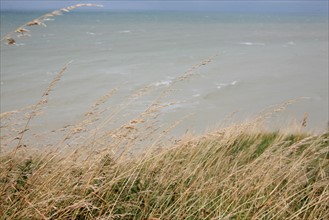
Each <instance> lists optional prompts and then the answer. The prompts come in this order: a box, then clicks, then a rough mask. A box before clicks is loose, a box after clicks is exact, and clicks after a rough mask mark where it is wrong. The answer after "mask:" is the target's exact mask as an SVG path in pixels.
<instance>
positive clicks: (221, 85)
mask: <svg viewBox="0 0 329 220" xmlns="http://www.w3.org/2000/svg"><path fill="white" fill-rule="evenodd" d="M237 83H238V81H236V80H234V81H233V82H230V83H219V84H218V83H216V86H217V89H221V88H224V87H227V86H234V85H236V84H237Z"/></svg>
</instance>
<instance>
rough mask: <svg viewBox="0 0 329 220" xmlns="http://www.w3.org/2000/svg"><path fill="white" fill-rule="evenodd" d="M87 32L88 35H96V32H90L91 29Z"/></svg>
mask: <svg viewBox="0 0 329 220" xmlns="http://www.w3.org/2000/svg"><path fill="white" fill-rule="evenodd" d="M86 34H88V35H92V36H93V35H96V33H93V32H89V31H87V32H86Z"/></svg>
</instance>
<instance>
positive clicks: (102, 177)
mask: <svg viewBox="0 0 329 220" xmlns="http://www.w3.org/2000/svg"><path fill="white" fill-rule="evenodd" d="M328 139H329V135H328V133H326V134H323V135H317V136H311V135H304V134H294V135H291V134H290V135H289V134H281V133H275V132H274V133H249V132H247V131H242V130H239V129H231V130H229V131H225V130H223V131H219V132H216V133H212V134H208V135H206V136H203V137H200V138H191V137H186V138H184V139H182V141H181V142H179V143H177V144H176V145H174V146H172V147H170V148H168V149H165V150H158V152H152V153H151V152H147V153H145V155H142V156H139V157H138V158H135V159H129V160H124V159H121V160H119V161H115V160H114V158H113V157H112V156H111V155H110V154H105V155H101V157H98V158H99V159H94V158H89V159H88V158H87V159H84V160H83V161H81V160H80V161H79V160H77V159H76V158H77V157H76V155H75V154H70V155H68V156H66V157H57V156H55V154H54V153H50V154H48V155H44V154H39V155H38V156H37V155H36V154H34V156H32V157H29V158H28V159H26V158H25V159H24V157H22V158H21V157H20V155H16V156H15V158H10V156H9V155H7V156H3V157H2V158H1V166H0V169H1V179H0V190H1V200H0V201H1V208H0V216H2V217H1V219H24V218H37V219H40V218H51V219H69V218H70V219H96V218H99V219H148V218H150V219H151V217H152V218H159V219H260V218H262V219H326V218H328V217H329V206H328V204H329V178H328V177H329V152H328V146H329V142H328ZM24 155H26V153H24Z"/></svg>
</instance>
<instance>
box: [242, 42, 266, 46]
mask: <svg viewBox="0 0 329 220" xmlns="http://www.w3.org/2000/svg"><path fill="white" fill-rule="evenodd" d="M239 44H241V45H246V46H265V43H260V42H240V43H239Z"/></svg>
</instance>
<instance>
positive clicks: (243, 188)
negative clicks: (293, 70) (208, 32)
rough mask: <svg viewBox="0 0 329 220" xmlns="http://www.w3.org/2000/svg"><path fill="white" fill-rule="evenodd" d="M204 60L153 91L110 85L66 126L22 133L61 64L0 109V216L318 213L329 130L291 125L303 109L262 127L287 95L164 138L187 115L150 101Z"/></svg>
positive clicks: (324, 212)
mask: <svg viewBox="0 0 329 220" xmlns="http://www.w3.org/2000/svg"><path fill="white" fill-rule="evenodd" d="M79 5H81V6H89V5H88V4H79ZM90 6H93V5H90ZM77 7H78V6H77ZM72 9H74V7H73V6H72V7H67V8H65V10H64V9H61V10H59V11H58V13H57V11H55V12H52V13H51V14H52V15H56V14H59V13H60V11H62V12H67V11H70V10H72ZM46 17H47V16H46ZM46 17H41V18H42V19H36V20H35V21H32V23H27V24H26V25H24V26H22V27H20V29H19V30H20V32H23V33H25V32H26V31H23V29H22V28H24V27H25V26H29V25H38V24H39V22H40V24H41V22H42V20H43V18H46ZM213 59H214V57H211V58H209V59H206V60H204V61H201V62H200V63H199V64H196V65H195V66H193V67H192V68H190V69H189V70H187V71H186V72H184V73H183V74H181V76H179V77H177V78H176V79H174V80H173V83H172V84H171V85H170V86H169V87H166V88H165V89H163V90H160V91H159V90H157V88H155V87H154V86H153V85H152V84H151V85H147V86H145V87H143V88H141V89H139V90H137V91H135V92H134V93H133V94H131V96H130V97H128V98H127V99H125V100H122V104H121V105H117V106H115V107H112V106H108V102H109V100H111V98H112V97H113V96H115V95H116V94H117V93H118V92H120V89H119V88H115V89H113V90H111V91H109V92H108V93H107V94H105V95H104V96H102V97H100V98H99V99H98V100H96V101H95V103H93V104H92V105H91V107H90V109H89V110H88V111H87V112H86V113H85V114H84V117H83V118H82V120H81V121H79V122H76V124H72V125H68V126H65V127H63V128H61V129H57V130H53V131H49V132H45V133H38V134H33V132H32V131H30V122H31V120H33V119H35V118H36V117H37V116H38V115H39V114H40V113H41V111H42V109H43V107H44V106H45V105H46V104H47V103H48V96H49V95H51V91H52V90H54V89H55V86H56V85H57V83H58V82H59V80H60V79H61V77H62V76H63V74H64V72H65V71H66V69H67V67H68V64H66V65H65V66H64V67H63V68H62V69H61V70H60V71H59V73H58V74H57V76H56V77H55V78H54V80H53V81H52V82H51V83H50V85H49V86H48V88H46V90H45V92H44V93H43V94H42V95H41V99H40V101H39V102H37V103H36V104H35V105H31V106H27V107H26V108H22V109H19V110H17V111H12V112H7V113H6V112H5V113H2V114H1V116H0V117H1V127H0V128H1V135H0V136H1V137H0V138H1V145H0V219H99V220H100V219H148V220H158V219H305V220H306V219H328V218H329V133H328V132H324V133H322V134H308V133H305V132H303V128H304V127H305V126H306V124H307V115H305V116H304V118H303V120H302V121H301V123H300V124H299V125H298V126H297V129H294V130H286V131H266V130H265V129H264V123H265V121H266V120H269V119H271V117H273V115H275V114H277V113H278V112H280V111H284V110H285V108H287V106H288V105H291V104H293V103H294V102H296V101H298V99H296V100H289V101H287V102H285V103H282V104H280V105H278V106H274V107H272V108H269V109H267V110H266V111H264V112H262V113H261V114H259V116H258V117H256V118H255V119H253V120H249V121H246V122H244V123H240V124H232V125H226V126H224V127H220V128H218V129H215V130H213V131H209V132H206V133H205V134H204V135H201V136H195V135H193V134H186V135H184V136H182V137H180V138H178V139H175V140H172V139H171V138H170V137H168V134H169V132H170V131H171V130H172V129H173V128H175V126H177V125H178V124H179V123H180V122H181V121H182V120H188V119H186V118H182V119H181V120H179V121H176V122H173V123H172V124H167V125H166V126H164V125H163V123H162V122H159V120H158V119H159V116H160V115H161V114H162V113H161V111H160V110H161V109H163V108H164V107H166V106H167V105H170V104H171V103H169V104H165V103H168V102H167V100H166V98H167V97H168V96H169V95H170V94H172V93H173V91H174V88H175V86H179V84H178V82H182V81H185V80H186V79H188V78H190V77H193V75H194V72H195V71H196V70H197V69H199V68H202V67H203V66H204V65H207V64H209V63H210V62H211V61H212V60H213ZM149 94H156V95H155V98H154V99H153V101H152V102H151V104H150V105H149V106H146V107H145V109H144V110H142V111H141V112H140V113H139V114H138V115H126V114H125V110H127V109H129V108H130V107H131V105H132V104H134V103H135V102H138V101H139V100H140V99H141V98H142V97H145V96H147V95H149ZM152 97H154V95H153V96H152ZM187 117H188V116H187ZM115 122H118V123H115ZM109 125H112V126H109ZM52 135H54V137H55V138H53V139H52V138H51V136H52ZM36 136H38V137H40V136H42V137H44V138H45V139H46V141H45V142H42V141H41V139H38V141H36V140H37V139H35V137H36ZM49 140H53V142H49Z"/></svg>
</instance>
